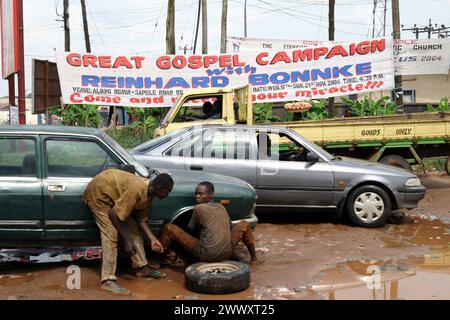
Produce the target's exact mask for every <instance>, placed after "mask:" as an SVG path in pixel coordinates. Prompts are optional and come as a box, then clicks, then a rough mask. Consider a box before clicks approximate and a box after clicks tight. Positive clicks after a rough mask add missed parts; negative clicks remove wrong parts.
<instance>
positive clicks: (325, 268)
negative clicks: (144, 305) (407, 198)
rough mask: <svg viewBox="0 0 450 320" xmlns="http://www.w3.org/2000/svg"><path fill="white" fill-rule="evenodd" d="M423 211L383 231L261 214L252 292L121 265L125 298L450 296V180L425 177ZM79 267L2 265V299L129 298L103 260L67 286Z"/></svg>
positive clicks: (404, 215)
mask: <svg viewBox="0 0 450 320" xmlns="http://www.w3.org/2000/svg"><path fill="white" fill-rule="evenodd" d="M422 181H423V183H424V185H425V186H427V188H428V191H427V195H426V198H425V199H424V200H422V201H421V202H420V204H419V208H417V209H414V210H411V211H405V212H400V211H398V212H395V214H394V216H393V217H392V219H391V220H390V221H389V223H387V224H386V225H385V226H384V227H382V228H378V229H363V228H356V227H352V226H348V225H345V224H338V223H336V222H334V221H333V219H331V218H330V217H328V216H326V215H320V216H313V217H311V216H304V215H302V216H295V214H294V215H292V214H290V215H287V214H284V215H280V216H277V218H270V217H268V216H267V215H264V216H262V217H261V218H262V221H263V223H260V224H259V225H258V226H257V229H256V231H255V236H256V238H257V247H259V248H260V249H261V250H263V251H265V252H266V261H265V262H264V264H262V265H260V266H256V267H252V284H251V286H250V288H249V289H247V290H245V291H243V292H240V293H236V294H230V295H218V296H212V295H203V294H196V293H193V292H190V291H188V290H187V289H185V288H184V285H183V282H184V275H183V269H182V268H178V269H177V268H166V269H164V271H165V272H167V273H168V277H167V278H165V279H159V280H152V279H150V280H147V279H136V278H134V277H132V276H130V275H128V273H127V271H128V270H127V265H128V264H127V263H121V264H120V266H119V274H118V275H119V281H120V283H121V284H122V285H123V286H125V287H127V288H128V289H130V290H132V291H133V292H134V294H133V295H132V296H130V297H127V298H126V299H179V300H184V299H187V300H189V299H450V286H449V285H448V284H449V283H450V235H449V234H450V201H449V198H450V178H449V177H448V176H445V175H430V176H427V177H422ZM71 264H73V263H69V262H59V263H47V264H23V263H6V264H3V265H1V266H0V299H123V297H119V298H118V297H112V296H111V295H109V294H108V293H106V292H103V291H101V290H100V289H99V288H98V287H99V281H100V275H99V271H100V269H99V266H100V261H99V260H92V261H84V262H76V263H75V264H76V265H78V266H79V267H80V270H81V290H69V289H68V288H67V279H68V274H67V273H66V272H67V267H69V266H70V265H71Z"/></svg>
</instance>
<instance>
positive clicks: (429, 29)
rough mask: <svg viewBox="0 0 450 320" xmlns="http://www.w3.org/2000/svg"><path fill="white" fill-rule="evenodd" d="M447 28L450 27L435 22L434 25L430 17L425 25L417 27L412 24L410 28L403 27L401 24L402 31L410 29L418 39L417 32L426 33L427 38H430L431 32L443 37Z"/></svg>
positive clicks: (446, 32)
mask: <svg viewBox="0 0 450 320" xmlns="http://www.w3.org/2000/svg"><path fill="white" fill-rule="evenodd" d="M448 29H450V27H446V26H445V25H443V24H442V25H441V26H438V25H437V23H435V24H434V27H433V25H432V23H431V19H429V20H428V26H426V27H418V26H417V25H416V24H414V27H412V28H404V27H403V25H402V30H403V31H412V32H413V33H414V34H415V35H416V39H419V33H425V32H426V33H427V34H428V39H431V34H437V35H438V38H445V34H448V31H447V30H448Z"/></svg>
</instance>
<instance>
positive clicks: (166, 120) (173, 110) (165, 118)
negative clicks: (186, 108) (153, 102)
mask: <svg viewBox="0 0 450 320" xmlns="http://www.w3.org/2000/svg"><path fill="white" fill-rule="evenodd" d="M182 96H183V95H182V94H180V95H179V96H178V98H177V100H176V101H175V102H174V104H173V105H172V107H171V108H170V109H169V112H167V114H166V116H165V117H164V119H163V120H162V121H161V126H164V125H166V124H167V123H168V122H169V119H170V117H171V116H172V114H173V113H174V112H176V108H175V106H176V105H177V103H178V101H179V100H180V99H181V97H182Z"/></svg>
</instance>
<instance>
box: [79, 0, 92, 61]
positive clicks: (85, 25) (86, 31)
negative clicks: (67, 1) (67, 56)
mask: <svg viewBox="0 0 450 320" xmlns="http://www.w3.org/2000/svg"><path fill="white" fill-rule="evenodd" d="M80 1H81V13H82V15H83V29H84V42H85V44H86V52H87V53H91V41H90V39H89V26H88V21H87V15H86V2H85V0H80Z"/></svg>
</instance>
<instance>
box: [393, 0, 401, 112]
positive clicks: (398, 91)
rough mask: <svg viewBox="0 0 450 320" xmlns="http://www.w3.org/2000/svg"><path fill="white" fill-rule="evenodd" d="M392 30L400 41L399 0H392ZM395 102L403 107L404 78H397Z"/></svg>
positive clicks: (395, 37)
mask: <svg viewBox="0 0 450 320" xmlns="http://www.w3.org/2000/svg"><path fill="white" fill-rule="evenodd" d="M392 28H393V37H394V39H400V6H399V0H392ZM394 79H395V88H394V100H395V105H396V106H397V107H400V106H403V90H402V76H395V77H394Z"/></svg>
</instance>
